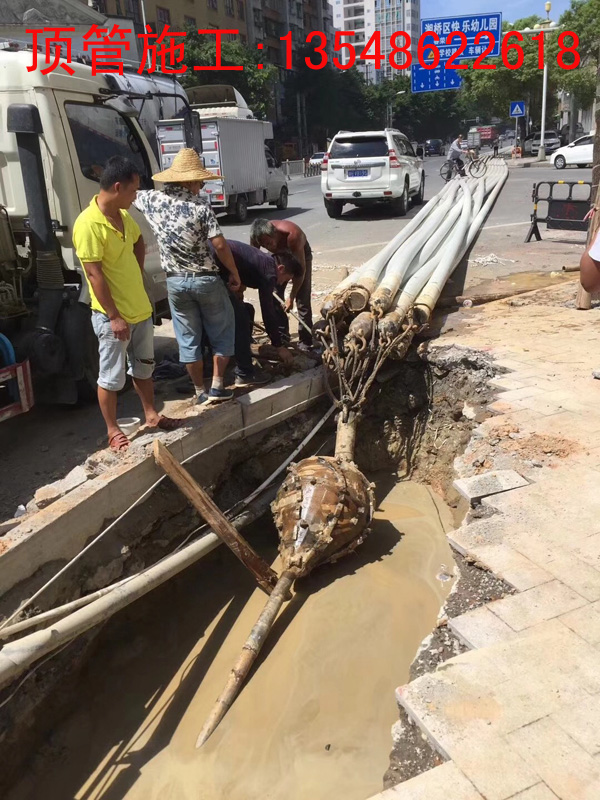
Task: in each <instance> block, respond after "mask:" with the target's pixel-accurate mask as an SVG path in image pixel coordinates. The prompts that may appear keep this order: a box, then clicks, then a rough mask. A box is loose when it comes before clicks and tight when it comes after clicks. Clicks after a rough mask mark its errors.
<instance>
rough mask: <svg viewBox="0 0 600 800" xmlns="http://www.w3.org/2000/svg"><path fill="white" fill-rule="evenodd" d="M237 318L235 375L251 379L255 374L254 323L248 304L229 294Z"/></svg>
mask: <svg viewBox="0 0 600 800" xmlns="http://www.w3.org/2000/svg"><path fill="white" fill-rule="evenodd" d="M229 299H230V301H231V305H232V307H233V313H234V316H235V374H236V376H240V377H243V378H248V379H250V378H251V377H252V373H253V372H254V365H253V363H252V350H251V348H250V345H251V344H252V322H251V321H250V317H249V316H248V312H247V311H246V303H244V301H243V300H241V299H240V298H239V297H237V295H234V294H231V293H229Z"/></svg>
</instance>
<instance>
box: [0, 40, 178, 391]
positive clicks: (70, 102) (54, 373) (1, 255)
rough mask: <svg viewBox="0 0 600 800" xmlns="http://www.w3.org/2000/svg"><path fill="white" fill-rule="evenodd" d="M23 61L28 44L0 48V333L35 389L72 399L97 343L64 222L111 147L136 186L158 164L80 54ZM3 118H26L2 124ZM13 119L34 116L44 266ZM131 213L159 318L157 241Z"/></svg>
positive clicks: (91, 379)
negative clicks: (46, 248)
mask: <svg viewBox="0 0 600 800" xmlns="http://www.w3.org/2000/svg"><path fill="white" fill-rule="evenodd" d="M31 62H32V53H31V51H30V50H29V51H28V50H20V51H15V52H13V51H11V50H0V120H1V124H0V211H1V212H2V213H1V214H0V225H1V226H2V231H1V232H0V233H2V234H3V235H1V236H0V243H1V247H0V280H2V281H3V282H4V283H6V284H8V285H9V286H10V287H11V291H10V295H11V304H10V307H9V306H7V304H6V303H5V300H4V298H5V295H4V294H2V295H0V333H4V334H5V335H7V336H9V337H10V339H11V342H12V344H13V346H14V350H15V353H16V357H17V359H19V358H29V359H30V360H31V364H32V371H33V375H34V387H35V390H36V392H35V393H36V395H37V396H38V397H41V396H44V398H43V399H48V400H49V401H51V402H52V401H54V402H66V403H74V402H76V401H77V399H78V398H79V396H80V392H79V389H81V388H82V387H84V388H85V387H86V386H87V389H88V390H89V389H90V388H92V387H93V386H94V384H95V363H94V362H95V358H97V354H96V351H97V348H96V343H95V339H94V338H93V332H92V331H91V324H90V312H89V296H88V291H87V283H86V281H85V279H84V277H83V269H82V266H81V264H80V263H79V261H78V259H77V256H76V254H75V251H74V248H73V242H72V231H73V225H74V223H75V220H76V219H77V216H78V215H79V213H80V212H81V211H82V210H83V209H84V208H85V207H86V206H87V205H88V204H89V203H90V201H91V200H92V198H93V196H94V195H95V194H97V193H98V188H99V184H98V181H99V175H100V173H101V171H102V168H103V166H104V164H105V163H106V161H107V160H108V159H109V158H110V157H111V156H114V155H121V156H126V157H127V158H129V159H131V160H132V161H133V162H134V163H135V164H137V165H138V167H139V170H140V175H141V185H142V187H143V188H151V187H152V175H153V173H155V172H156V171H158V163H157V160H156V157H155V154H154V152H153V150H152V148H151V146H150V144H149V142H148V138H147V137H146V135H145V133H144V131H143V130H142V127H141V125H140V121H139V120H138V118H137V117H138V112H137V111H136V109H135V107H134V105H133V103H132V102H131V101H129V100H128V99H127V98H126V97H125V96H121V92H120V89H119V87H118V86H117V85H116V82H115V81H114V80H113V81H111V80H109V79H110V78H111V77H112V76H104V75H97V76H93V75H92V70H91V68H90V67H89V66H87V65H85V64H80V63H72V68H73V70H74V72H73V75H67V74H66V73H61V71H60V70H58V71H54V72H51V73H49V74H47V75H43V74H42V73H41V72H40V71H39V69H37V70H33V71H31V72H30V71H28V69H27V68H28V67H29V66H30V65H31ZM171 85H172V84H171ZM171 91H172V90H171ZM183 96H184V97H185V95H183ZM16 112H19V113H16ZM9 118H10V119H13V120H14V119H23V120H27V119H30V120H34V121H35V122H34V123H30V122H25V123H17V127H15V126H14V124H13V129H10V125H9V122H8V120H9ZM20 124H24V126H25V128H27V127H28V126H30V127H31V125H33V129H35V133H36V135H35V136H34V137H33V139H31V138H30V140H29V141H30V143H32V142H33V143H34V144H35V148H36V149H37V150H38V152H39V157H40V158H39V162H38V163H39V170H40V171H41V173H42V174H41V175H39V176H38V178H39V183H38V186H39V191H40V193H42V194H45V196H46V197H47V208H48V210H49V215H50V223H51V226H52V230H53V232H54V240H53V247H54V249H55V251H56V255H57V256H58V259H57V260H56V261H53V266H52V267H51V268H50V267H48V266H47V265H46V267H45V268H44V267H43V265H40V260H39V258H37V256H38V254H37V253H36V252H35V246H34V242H35V237H33V236H32V230H31V218H32V206H35V205H36V203H37V200H38V199H39V198H38V199H36V198H35V197H32V196H31V190H28V188H27V187H28V185H29V184H28V180H27V176H26V175H25V173H24V170H25V164H24V160H23V152H24V151H23V148H22V146H21V145H22V141H23V139H22V137H26V136H28V135H29V136H30V137H31V131H30V132H29V133H27V131H26V130H20V131H19V130H18V129H17V128H18V127H19V125H20ZM20 137H21V138H20ZM27 168H28V169H31V162H28V167H27ZM130 212H131V214H132V215H133V216H134V218H135V219H136V221H137V223H138V224H139V226H140V228H141V230H142V235H143V237H144V242H145V245H146V264H145V272H146V282H147V290H148V294H149V296H150V299H151V301H152V304H153V307H154V312H155V318H156V319H160V317H161V316H162V315H164V314H165V313H166V312H167V310H168V306H167V302H166V297H167V293H166V282H165V279H164V273H163V272H162V270H161V267H160V260H159V254H158V247H157V243H156V240H155V239H154V236H153V234H152V232H151V230H150V227H149V226H148V224H147V223H146V221H145V219H144V217H143V216H142V215H141V214H140V213H139V212H137V211H136V210H135V209H134V208H132V209H131V210H130ZM36 259H37V260H36ZM44 269H45V270H46V271H45V272H44ZM50 269H51V274H49V270H50ZM51 287H53V288H54V290H55V291H54V294H53V295H52V298H53V300H52V311H51V312H50V311H49V310H48V302H49V301H48V297H49V294H48V292H49V291H50V288H51ZM59 289H60V302H59V300H58V299H57V298H58V293H57V292H58V290H59ZM46 290H47V291H46ZM15 309H18V311H17V313H15ZM44 309H46V310H45V311H44ZM40 320H43V324H42V323H41V322H40ZM42 329H43V335H42V333H41V331H42ZM50 352H51V353H52V358H50V357H49V353H50ZM88 393H89V391H88Z"/></svg>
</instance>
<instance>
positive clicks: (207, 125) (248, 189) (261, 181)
mask: <svg viewBox="0 0 600 800" xmlns="http://www.w3.org/2000/svg"><path fill="white" fill-rule="evenodd" d="M201 126H202V157H203V158H204V166H205V167H206V169H208V170H210V172H213V173H214V174H215V175H218V176H219V180H216V181H209V182H208V183H206V184H205V187H204V191H205V193H206V197H207V198H208V200H209V201H210V204H211V206H212V208H213V210H214V211H215V212H218V211H227V213H228V214H232V215H234V216H235V218H236V219H237V221H238V222H244V221H245V220H246V218H247V216H248V206H256V205H261V204H262V203H270V204H271V205H276V206H277V208H287V204H288V188H287V179H286V177H285V175H284V174H283V171H282V170H281V168H280V167H279V165H278V164H277V162H276V161H275V158H274V156H273V154H272V153H271V151H270V150H269V148H268V147H267V146H266V144H265V140H266V139H271V138H272V137H273V126H272V125H271V123H270V122H263V121H261V120H258V119H240V118H237V117H209V118H204V117H203V118H202V125H201Z"/></svg>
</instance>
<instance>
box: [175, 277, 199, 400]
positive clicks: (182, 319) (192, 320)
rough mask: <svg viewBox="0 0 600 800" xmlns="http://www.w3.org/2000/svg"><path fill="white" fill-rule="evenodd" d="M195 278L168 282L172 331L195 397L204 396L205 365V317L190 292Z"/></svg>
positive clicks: (176, 279)
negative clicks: (203, 326) (203, 356)
mask: <svg viewBox="0 0 600 800" xmlns="http://www.w3.org/2000/svg"><path fill="white" fill-rule="evenodd" d="M194 280H196V279H193V278H167V290H168V293H169V306H170V308H171V318H172V320H173V330H174V331H175V338H176V339H177V344H178V345H179V360H180V361H181V363H182V364H185V366H186V367H187V371H188V373H189V375H190V378H191V379H192V382H193V384H194V389H195V391H196V395H201V394H202V393H203V392H204V381H203V362H202V315H201V313H200V308H199V307H198V304H197V302H196V300H195V299H194V295H193V293H192V291H191V285H192V283H193V281H194Z"/></svg>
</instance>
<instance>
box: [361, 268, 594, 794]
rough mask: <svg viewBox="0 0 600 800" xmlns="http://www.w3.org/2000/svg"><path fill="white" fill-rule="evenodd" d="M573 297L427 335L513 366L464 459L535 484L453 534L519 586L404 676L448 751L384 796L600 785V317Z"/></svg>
mask: <svg viewBox="0 0 600 800" xmlns="http://www.w3.org/2000/svg"><path fill="white" fill-rule="evenodd" d="M574 289H575V284H574V286H573V290H574ZM564 296H565V291H564V288H563V289H551V290H544V291H542V292H537V293H534V294H532V295H531V296H524V298H521V299H520V300H519V302H516V303H515V301H514V300H513V301H508V302H507V301H503V302H499V303H493V304H490V305H489V306H486V307H481V308H477V309H469V310H468V311H464V310H463V311H461V312H459V313H457V314H454V315H450V316H449V317H448V319H447V320H446V322H445V325H444V329H445V330H448V333H444V332H443V331H442V335H441V337H440V338H439V339H438V340H436V341H435V342H434V343H432V344H431V347H438V346H444V345H448V344H455V345H458V346H466V347H473V348H476V349H479V350H487V351H488V352H489V353H490V355H491V356H492V357H493V358H494V359H495V363H496V365H497V366H498V367H499V369H500V370H503V371H504V372H503V374H501V375H499V376H497V377H496V378H495V380H494V381H493V385H494V387H495V388H496V389H497V397H496V399H495V400H494V401H493V402H492V403H491V404H490V405H489V411H490V412H491V413H492V414H493V416H491V417H489V418H488V419H486V420H485V422H483V423H482V424H481V425H479V426H478V428H477V429H476V430H475V431H474V432H473V437H472V439H471V442H470V443H469V445H468V447H467V450H466V452H465V453H464V454H462V455H461V456H460V457H458V458H457V459H456V462H455V469H456V472H457V478H459V479H468V478H471V477H472V476H474V475H476V474H478V473H481V472H485V471H487V470H498V469H500V470H509V469H512V470H515V471H516V472H517V473H518V474H519V475H521V476H522V477H523V478H525V479H526V480H527V485H526V486H523V487H520V488H515V489H512V490H508V491H503V492H502V493H498V494H490V495H489V496H487V497H484V498H483V500H482V503H483V505H484V506H485V507H486V508H487V509H488V510H489V511H491V512H493V514H492V516H490V517H488V518H484V519H475V520H473V521H470V522H468V521H467V522H465V523H464V524H463V525H462V526H461V527H460V528H458V529H457V530H455V531H452V532H451V533H449V534H448V536H449V540H450V542H451V544H452V545H453V546H454V547H455V548H456V549H458V550H459V551H460V552H461V553H463V554H466V555H469V556H472V557H473V558H475V559H477V560H478V561H479V562H481V563H482V564H483V565H485V566H487V567H488V568H489V569H490V570H492V571H493V572H494V573H496V574H498V575H499V576H501V577H502V578H503V579H504V580H505V581H507V582H508V583H509V584H511V585H512V586H513V587H514V588H515V589H516V590H517V593H516V594H514V595H510V596H507V597H505V598H503V599H501V600H496V601H494V602H491V603H489V604H488V605H486V606H482V607H480V608H477V609H474V610H472V611H469V612H468V613H466V614H463V615H462V616H459V617H456V618H454V619H452V620H450V621H449V625H450V627H451V629H452V630H453V632H454V633H455V634H456V635H457V636H458V637H459V638H460V639H461V640H462V641H463V642H464V643H465V644H466V645H467V646H468V647H469V648H471V649H470V650H469V652H467V653H464V654H463V655H460V656H457V657H455V658H452V659H450V660H449V661H447V662H445V663H444V664H442V665H441V666H440V667H439V668H438V670H437V671H436V672H434V673H431V674H428V675H424V676H422V677H420V678H418V679H417V680H415V681H413V682H411V683H409V684H407V685H406V686H402V687H400V688H399V689H398V692H397V694H398V701H399V703H400V704H401V705H402V706H403V707H404V709H405V710H406V711H407V713H408V715H409V716H410V717H411V719H412V720H413V721H414V722H415V723H416V724H417V725H418V726H419V727H420V728H421V730H422V732H423V733H424V734H425V735H426V737H427V738H428V739H429V740H430V742H431V743H432V744H433V746H434V747H435V748H436V749H437V750H438V751H439V752H440V753H441V754H442V755H444V756H445V757H446V758H447V759H448V761H447V763H445V764H443V765H442V766H440V767H437V768H436V769H434V770H431V771H430V772H426V773H423V774H422V775H420V776H418V777H417V778H414V779H412V780H410V781H407V782H406V783H404V784H400V785H398V786H396V787H394V788H393V789H390V790H388V791H386V792H383V793H381V794H380V795H377V798H378V800H420V799H421V798H423V800H437V798H438V797H439V798H444V799H445V800H459V799H461V798H465V800H474V799H475V798H477V799H480V798H482V799H483V800H509V799H510V800H556V798H559V800H598V798H600V492H599V491H598V486H599V484H600V436H599V435H598V433H599V432H600V382H598V381H594V380H593V379H592V378H591V371H592V369H594V368H597V367H599V366H600V317H599V315H598V311H596V310H592V311H589V312H581V311H576V310H575V309H573V308H569V307H565V305H564V304H563V303H562V300H561V298H564ZM444 329H443V330H444ZM450 329H451V330H450ZM373 800H374V799H373Z"/></svg>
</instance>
